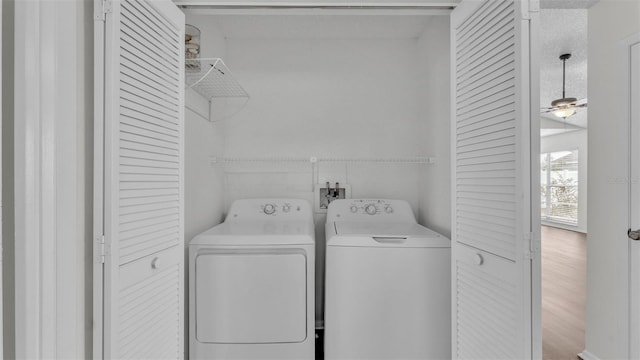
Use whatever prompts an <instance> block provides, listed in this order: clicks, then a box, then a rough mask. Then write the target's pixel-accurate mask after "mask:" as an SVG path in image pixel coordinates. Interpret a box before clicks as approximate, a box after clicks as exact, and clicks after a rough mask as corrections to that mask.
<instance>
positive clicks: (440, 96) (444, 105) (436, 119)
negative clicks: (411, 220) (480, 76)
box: [418, 16, 451, 237]
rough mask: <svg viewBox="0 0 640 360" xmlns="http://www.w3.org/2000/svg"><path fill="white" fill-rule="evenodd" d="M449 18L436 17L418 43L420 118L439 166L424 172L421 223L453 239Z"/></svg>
mask: <svg viewBox="0 0 640 360" xmlns="http://www.w3.org/2000/svg"><path fill="white" fill-rule="evenodd" d="M448 34H449V17H448V16H441V17H434V18H433V19H431V20H430V22H429V23H428V24H427V26H426V27H425V29H424V31H423V33H422V36H421V37H420V39H419V40H418V55H419V62H420V63H419V70H420V74H419V79H420V83H419V86H420V91H419V96H420V104H421V106H420V117H421V119H422V121H421V124H422V130H421V132H420V133H421V136H422V146H423V151H424V153H425V154H428V155H429V156H434V157H435V158H436V163H435V165H432V166H426V167H424V168H423V169H422V174H421V179H422V180H421V184H420V192H419V194H420V202H419V211H418V221H419V222H420V223H421V224H423V225H425V226H427V227H429V228H431V229H433V230H435V231H438V232H440V233H442V234H443V235H445V236H447V237H451V194H450V193H451V140H450V129H451V125H450V122H451V117H450V104H449V101H450V100H449V97H450V75H449V72H450V63H451V62H450V59H449V36H448Z"/></svg>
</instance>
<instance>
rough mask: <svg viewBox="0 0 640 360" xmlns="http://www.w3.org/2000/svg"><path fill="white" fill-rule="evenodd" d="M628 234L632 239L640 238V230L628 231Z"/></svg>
mask: <svg viewBox="0 0 640 360" xmlns="http://www.w3.org/2000/svg"><path fill="white" fill-rule="evenodd" d="M627 236H629V239H631V240H640V230H631V229H629V231H627Z"/></svg>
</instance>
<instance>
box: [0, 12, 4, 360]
mask: <svg viewBox="0 0 640 360" xmlns="http://www.w3.org/2000/svg"><path fill="white" fill-rule="evenodd" d="M3 4H4V3H2V2H0V69H2V7H3ZM0 84H2V71H0ZM0 189H2V87H0ZM1 225H2V191H1V190H0V226H1ZM2 255H3V250H2V231H0V282H2V284H4V281H2ZM3 288H4V285H0V324H4V318H3V316H2V313H3V311H2V310H3V308H4V306H3V297H4V289H3ZM3 328H4V326H1V325H0V357H2V356H3V355H4V346H3V344H4V334H3V332H2V331H3Z"/></svg>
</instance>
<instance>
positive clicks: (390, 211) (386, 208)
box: [384, 206, 393, 214]
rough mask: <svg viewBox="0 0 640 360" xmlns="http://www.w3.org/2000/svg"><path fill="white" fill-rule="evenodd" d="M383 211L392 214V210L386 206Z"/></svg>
mask: <svg viewBox="0 0 640 360" xmlns="http://www.w3.org/2000/svg"><path fill="white" fill-rule="evenodd" d="M384 211H385V212H386V213H387V214H391V213H393V208H392V207H391V206H387V207H385V208H384Z"/></svg>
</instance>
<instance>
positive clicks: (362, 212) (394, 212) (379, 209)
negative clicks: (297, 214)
mask: <svg viewBox="0 0 640 360" xmlns="http://www.w3.org/2000/svg"><path fill="white" fill-rule="evenodd" d="M330 221H390V222H416V218H415V216H414V215H413V210H412V209H411V205H409V203H408V202H407V201H405V200H388V199H344V200H334V201H332V202H331V203H330V204H329V209H328V210H327V222H330Z"/></svg>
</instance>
